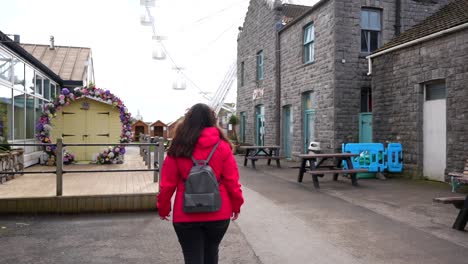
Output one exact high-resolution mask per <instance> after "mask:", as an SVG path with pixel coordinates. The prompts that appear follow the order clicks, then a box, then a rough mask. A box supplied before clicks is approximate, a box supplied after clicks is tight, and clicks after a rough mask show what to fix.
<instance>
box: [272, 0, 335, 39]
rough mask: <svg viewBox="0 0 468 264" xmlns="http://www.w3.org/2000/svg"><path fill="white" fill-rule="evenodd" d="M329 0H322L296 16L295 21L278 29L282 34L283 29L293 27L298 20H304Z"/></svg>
mask: <svg viewBox="0 0 468 264" xmlns="http://www.w3.org/2000/svg"><path fill="white" fill-rule="evenodd" d="M328 1H329V0H320V1H318V2H317V3H315V5H313V6H311V7H310V9H309V10H307V11H306V12H305V13H304V14H302V15H300V16H298V17H296V18H295V19H294V20H293V21H291V22H290V23H288V24H286V25H285V26H284V27H283V28H282V29H281V30H280V31H278V34H281V33H282V32H283V31H285V30H286V29H288V28H289V27H291V26H292V25H294V24H296V23H297V22H298V21H300V20H302V19H303V18H304V17H306V16H308V15H310V13H312V12H313V11H315V10H317V8H319V7H321V6H322V5H323V4H325V3H326V2H328Z"/></svg>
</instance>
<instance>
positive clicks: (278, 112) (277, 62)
mask: <svg viewBox="0 0 468 264" xmlns="http://www.w3.org/2000/svg"><path fill="white" fill-rule="evenodd" d="M275 53H276V56H275V69H276V71H275V73H276V76H275V79H276V81H275V90H276V120H278V125H277V126H276V139H275V140H276V145H278V146H279V145H280V144H281V136H280V133H281V68H280V54H281V52H280V35H279V32H278V31H276V44H275Z"/></svg>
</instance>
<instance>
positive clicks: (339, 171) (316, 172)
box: [307, 168, 368, 189]
mask: <svg viewBox="0 0 468 264" xmlns="http://www.w3.org/2000/svg"><path fill="white" fill-rule="evenodd" d="M360 172H368V170H367V169H342V168H334V169H332V168H330V169H324V170H320V169H319V170H310V171H307V173H310V174H311V175H312V180H313V182H314V187H315V188H317V189H318V188H320V185H319V181H318V177H323V175H324V174H333V180H334V181H337V180H338V174H349V175H350V176H351V184H352V185H353V186H357V185H358V183H357V177H356V173H360Z"/></svg>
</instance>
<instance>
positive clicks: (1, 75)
mask: <svg viewBox="0 0 468 264" xmlns="http://www.w3.org/2000/svg"><path fill="white" fill-rule="evenodd" d="M12 65H13V64H12V57H11V56H10V55H9V54H8V53H6V52H4V51H2V50H0V79H2V80H4V81H7V82H9V83H10V82H11V76H12V73H13V70H12Z"/></svg>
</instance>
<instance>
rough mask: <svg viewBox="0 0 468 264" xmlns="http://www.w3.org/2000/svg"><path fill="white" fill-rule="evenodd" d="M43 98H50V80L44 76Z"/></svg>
mask: <svg viewBox="0 0 468 264" xmlns="http://www.w3.org/2000/svg"><path fill="white" fill-rule="evenodd" d="M44 98H45V99H46V100H50V99H51V98H50V80H49V79H47V78H44Z"/></svg>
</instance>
